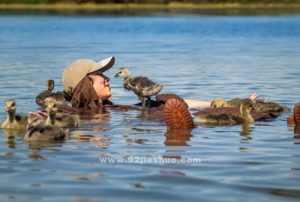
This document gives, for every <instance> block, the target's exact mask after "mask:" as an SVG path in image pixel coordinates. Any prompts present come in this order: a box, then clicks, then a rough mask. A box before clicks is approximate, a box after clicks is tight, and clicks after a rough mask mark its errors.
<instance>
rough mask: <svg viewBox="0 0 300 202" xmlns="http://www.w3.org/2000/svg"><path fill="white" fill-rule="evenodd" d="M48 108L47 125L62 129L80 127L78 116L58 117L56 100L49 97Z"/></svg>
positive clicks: (63, 115)
mask: <svg viewBox="0 0 300 202" xmlns="http://www.w3.org/2000/svg"><path fill="white" fill-rule="evenodd" d="M45 102H46V103H45V104H46V106H47V109H46V111H47V119H46V121H45V125H51V126H54V125H55V126H58V127H62V128H66V127H75V126H78V125H79V118H78V116H73V115H69V114H61V115H57V102H56V99H54V98H52V97H49V98H47V99H46V100H45Z"/></svg>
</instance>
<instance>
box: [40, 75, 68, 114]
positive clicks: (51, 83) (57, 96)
mask: <svg viewBox="0 0 300 202" xmlns="http://www.w3.org/2000/svg"><path fill="white" fill-rule="evenodd" d="M54 86H55V82H54V80H52V79H50V80H48V82H47V90H45V91H43V92H41V93H40V94H38V95H37V96H36V99H35V101H36V104H37V105H39V106H40V107H42V108H45V107H46V105H45V99H46V98H47V97H52V98H54V99H55V100H56V102H57V103H58V104H60V105H67V103H68V102H67V101H66V99H65V96H64V93H63V92H52V91H53V89H54Z"/></svg>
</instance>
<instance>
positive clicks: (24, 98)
mask: <svg viewBox="0 0 300 202" xmlns="http://www.w3.org/2000/svg"><path fill="white" fill-rule="evenodd" d="M0 44H1V45H0V46H1V48H0V75H1V82H0V102H1V106H3V107H1V111H0V119H1V120H4V119H5V118H6V112H5V109H4V102H5V100H6V99H9V98H14V99H16V101H17V111H18V112H19V113H23V114H27V112H28V111H34V110H36V109H37V108H38V106H37V105H36V104H35V96H36V95H37V94H38V93H40V92H41V91H43V90H44V89H45V88H46V82H47V80H48V79H54V80H55V81H56V83H57V85H56V88H55V90H57V91H58V90H62V83H61V75H62V72H63V70H64V68H65V67H66V65H68V64H69V63H71V62H72V61H74V60H76V59H79V58H91V59H94V60H101V59H103V58H105V57H108V56H111V55H114V56H115V57H116V63H115V65H114V67H113V68H112V69H110V70H109V71H108V72H107V75H108V76H110V77H111V87H112V94H113V99H112V101H113V102H114V103H116V104H129V105H131V104H135V103H137V97H136V96H135V95H134V94H133V93H132V92H128V91H125V90H124V89H123V84H122V79H120V78H114V77H113V76H114V75H115V73H116V71H117V70H118V68H119V67H121V66H126V67H128V68H129V69H130V70H131V72H132V74H133V75H146V76H148V77H150V78H151V79H152V80H154V81H156V82H158V83H161V84H163V85H164V89H163V91H162V92H163V93H177V94H178V95H180V96H181V97H183V98H190V99H200V100H212V99H214V98H217V97H224V98H225V99H231V98H235V97H248V96H249V95H251V94H252V93H253V92H258V93H259V94H260V96H261V98H263V99H266V100H271V101H275V102H278V103H281V104H282V105H285V106H287V107H289V108H290V109H293V106H294V104H295V103H296V102H299V101H300V15H278V16H271V15H269V16H268V15H258V16H245V15H244V16H222V15H196V14H184V15H178V14H169V15H155V16H142V15H135V16H128V15H67V14H64V15H62V14H61V15H59V14H56V15H47V14H44V15H13V14H2V15H0ZM290 113H291V112H286V113H283V114H282V115H281V116H279V117H278V118H277V119H273V120H268V121H259V122H255V123H254V124H252V125H251V126H250V129H248V130H247V131H245V130H244V129H243V127H241V126H228V127H224V126H216V127H203V126H201V125H199V126H198V127H197V128H195V129H194V130H192V132H191V134H190V136H189V135H186V136H180V137H173V136H172V135H171V136H170V135H166V126H165V124H164V123H163V122H154V121H153V122H151V121H147V120H143V119H141V118H140V116H141V112H138V111H123V112H119V111H108V113H107V114H104V115H102V118H103V119H95V120H93V121H83V122H82V124H81V126H80V127H79V128H76V129H72V130H71V131H70V132H71V139H69V140H67V141H65V142H63V143H55V144H46V145H41V146H36V145H28V144H26V143H24V142H23V140H22V134H15V133H17V132H12V131H5V130H2V129H0V136H1V139H0V173H1V180H0V201H20V202H23V201H75V202H79V201H141V200H148V201H153V200H159V201H162V200H164V201H192V200H193V201H200V200H201V201H272V202H273V201H299V197H300V140H299V139H294V138H293V135H294V132H293V128H289V127H288V126H287V124H286V119H287V116H288V115H289V114H290ZM79 134H81V135H94V136H97V137H99V141H96V142H88V141H83V140H80V139H78V138H77V139H76V138H75V137H76V136H78V135H79ZM108 160H110V161H111V162H108ZM123 160H128V161H129V162H127V163H125V162H122V161H123ZM104 161H105V162H104ZM175 161H176V162H175ZM174 162H175V163H174Z"/></svg>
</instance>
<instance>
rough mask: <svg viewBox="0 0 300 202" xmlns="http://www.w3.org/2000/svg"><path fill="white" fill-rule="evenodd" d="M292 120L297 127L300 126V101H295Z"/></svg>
mask: <svg viewBox="0 0 300 202" xmlns="http://www.w3.org/2000/svg"><path fill="white" fill-rule="evenodd" d="M294 121H295V124H296V125H297V126H298V127H299V126H300V102H298V103H296V104H295V107H294Z"/></svg>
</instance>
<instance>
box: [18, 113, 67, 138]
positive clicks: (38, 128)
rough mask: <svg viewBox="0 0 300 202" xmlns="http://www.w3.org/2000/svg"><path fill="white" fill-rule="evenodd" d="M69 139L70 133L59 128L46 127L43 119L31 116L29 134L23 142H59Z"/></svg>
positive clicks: (26, 134) (27, 133)
mask: <svg viewBox="0 0 300 202" xmlns="http://www.w3.org/2000/svg"><path fill="white" fill-rule="evenodd" d="M67 138H68V133H67V132H65V131H64V130H63V129H61V128H59V127H57V126H45V125H44V122H43V121H42V119H40V118H38V117H37V116H34V115H32V116H29V118H28V127H27V132H26V133H25V135H24V137H23V140H24V141H25V142H44V141H58V140H64V139H67Z"/></svg>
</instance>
